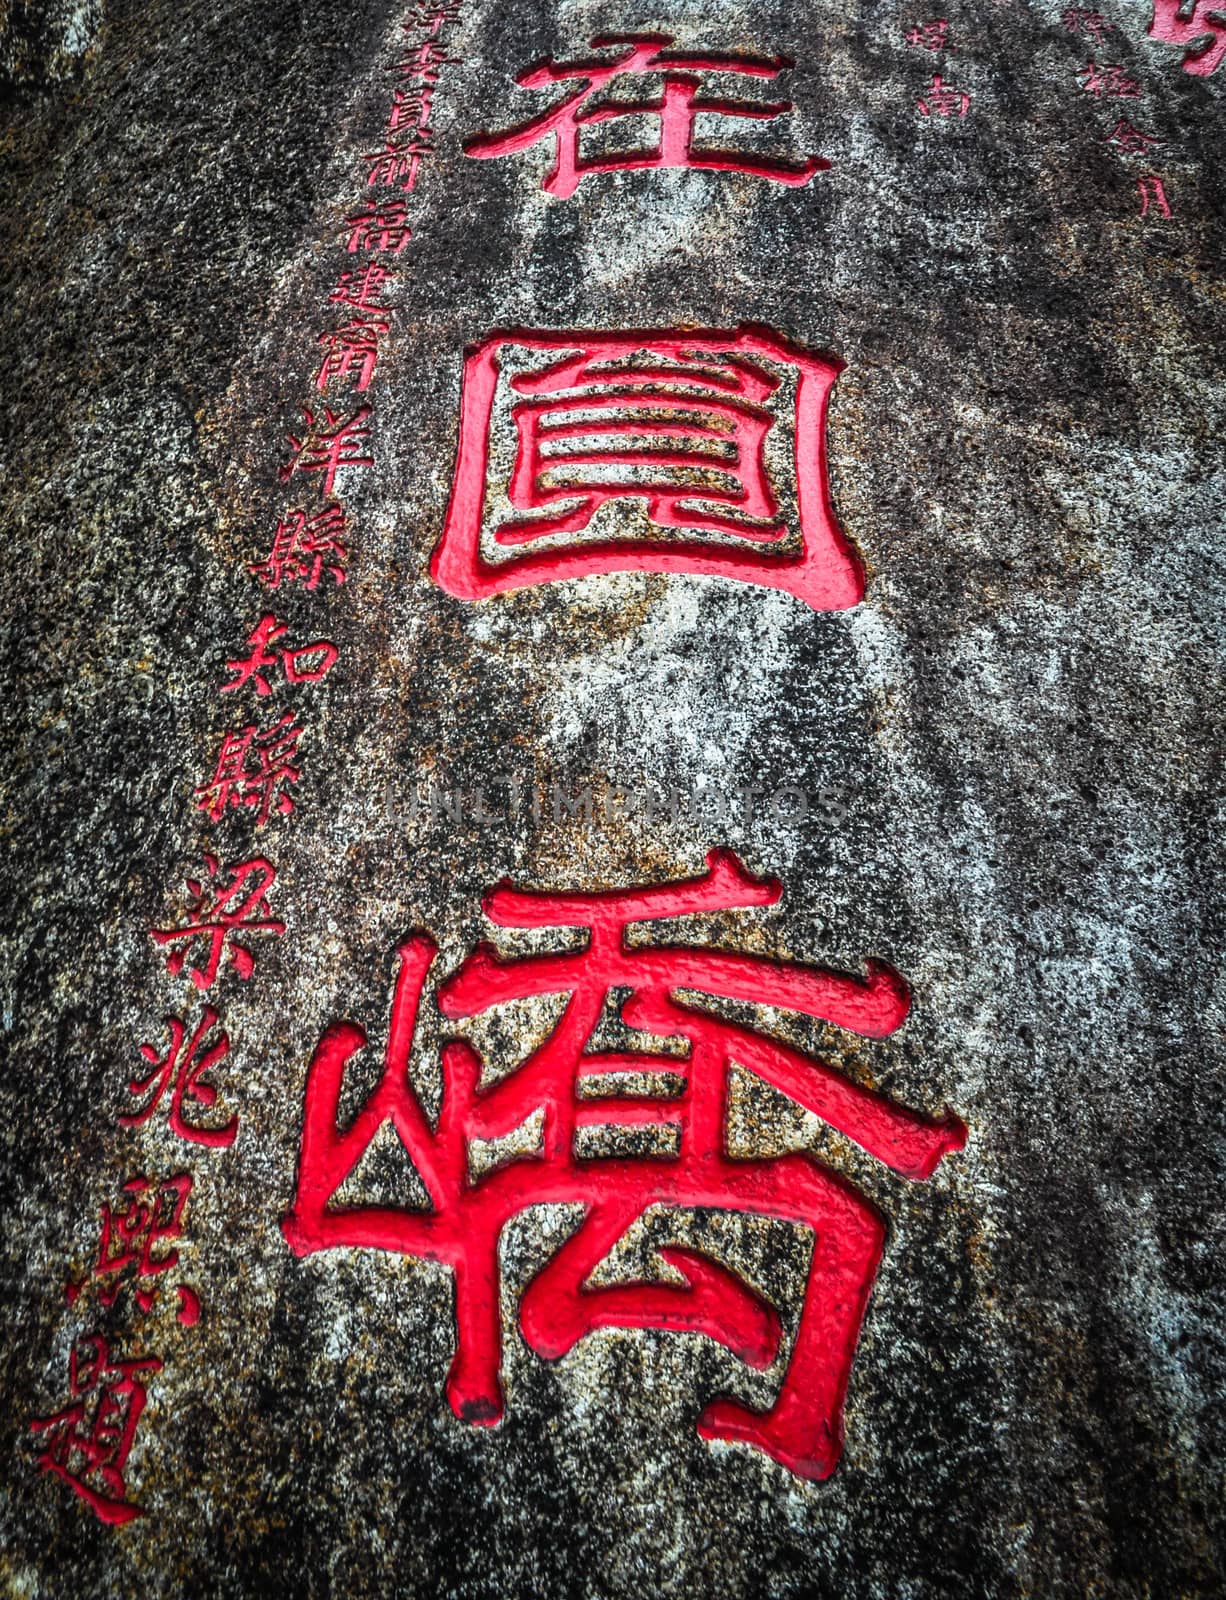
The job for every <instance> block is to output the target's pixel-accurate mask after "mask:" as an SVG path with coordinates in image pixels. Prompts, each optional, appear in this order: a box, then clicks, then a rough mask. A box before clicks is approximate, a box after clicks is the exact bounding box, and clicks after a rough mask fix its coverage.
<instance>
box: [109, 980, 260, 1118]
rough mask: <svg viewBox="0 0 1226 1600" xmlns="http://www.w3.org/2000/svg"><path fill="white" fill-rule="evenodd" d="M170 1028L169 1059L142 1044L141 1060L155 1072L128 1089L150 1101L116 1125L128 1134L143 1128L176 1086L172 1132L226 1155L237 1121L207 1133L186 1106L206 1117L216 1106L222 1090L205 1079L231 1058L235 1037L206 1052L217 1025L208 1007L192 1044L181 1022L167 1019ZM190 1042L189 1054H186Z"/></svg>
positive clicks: (224, 1036) (223, 1036)
mask: <svg viewBox="0 0 1226 1600" xmlns="http://www.w3.org/2000/svg"><path fill="white" fill-rule="evenodd" d="M165 1021H166V1026H167V1027H168V1028H169V1029H170V1044H169V1046H168V1047H167V1049H166V1053H165V1055H163V1056H161V1057H160V1058H159V1056H158V1052H157V1050H156V1049H155V1048H154V1047H153V1045H151V1044H142V1045H141V1047H140V1052H141V1055H143V1056H144V1058H145V1060H146V1061H148V1062H149V1063H150V1064H151V1065H152V1067H153V1071H152V1072H151V1073H149V1075H148V1076H147V1077H144V1078H133V1079H132V1081H131V1082H130V1083H129V1084H128V1093H129V1094H131V1095H135V1096H137V1097H139V1096H140V1095H143V1094H148V1095H149V1099H148V1100H147V1101H146V1102H145V1104H144V1106H143V1108H142V1109H141V1110H140V1111H134V1112H126V1113H124V1114H123V1115H122V1116H120V1117H119V1118H118V1119H117V1120H118V1122H119V1125H120V1126H121V1127H123V1128H139V1127H140V1126H141V1125H142V1124H143V1123H146V1122H148V1121H149V1118H150V1117H151V1116H152V1115H153V1113H154V1112H155V1111H156V1110H157V1108H158V1106H159V1105H160V1104H161V1101H162V1098H163V1097H164V1095H165V1093H166V1090H167V1089H168V1088H170V1085H171V1084H172V1083H173V1084H174V1088H173V1089H172V1090H171V1096H170V1118H169V1121H170V1131H171V1132H172V1133H174V1134H176V1135H177V1136H178V1137H179V1138H180V1139H184V1140H187V1141H188V1142H189V1143H191V1144H203V1145H209V1146H211V1147H212V1148H213V1149H225V1148H226V1147H227V1146H229V1145H232V1144H233V1143H234V1136H235V1134H236V1133H237V1132H238V1118H237V1117H236V1116H235V1117H231V1118H230V1120H229V1121H228V1122H226V1123H223V1124H222V1125H221V1126H220V1127H213V1128H211V1127H202V1126H201V1125H200V1124H199V1123H194V1122H188V1120H187V1118H186V1116H185V1115H184V1111H183V1103H184V1101H185V1100H187V1101H192V1102H193V1103H194V1104H195V1105H198V1106H203V1107H204V1109H205V1110H206V1111H207V1110H208V1109H209V1107H210V1106H213V1105H216V1103H217V1090H216V1089H215V1088H214V1087H213V1085H212V1084H211V1083H205V1082H204V1081H203V1080H204V1077H205V1074H206V1073H208V1072H209V1071H210V1070H211V1069H212V1068H213V1067H215V1066H216V1065H217V1063H218V1062H219V1061H221V1060H222V1059H223V1057H224V1056H226V1055H227V1054H228V1053H229V1049H230V1037H229V1035H228V1034H227V1033H225V1032H224V1031H223V1032H222V1033H221V1035H220V1036H219V1037H218V1038H217V1040H216V1041H215V1042H214V1043H213V1044H211V1045H210V1046H209V1048H208V1049H207V1050H206V1049H204V1048H203V1045H204V1040H205V1037H206V1036H207V1034H208V1033H209V1032H210V1031H211V1029H212V1027H213V1025H214V1023H215V1022H216V1021H217V1013H216V1011H214V1010H213V1008H212V1006H205V1008H204V1014H203V1016H202V1018H201V1020H200V1022H199V1023H198V1024H197V1026H196V1029H195V1032H194V1033H193V1034H192V1036H191V1038H190V1039H188V1037H187V1024H186V1023H185V1022H184V1021H183V1020H182V1019H181V1018H179V1017H167V1018H166V1019H165ZM185 1041H186V1045H187V1048H186V1049H184V1042H185Z"/></svg>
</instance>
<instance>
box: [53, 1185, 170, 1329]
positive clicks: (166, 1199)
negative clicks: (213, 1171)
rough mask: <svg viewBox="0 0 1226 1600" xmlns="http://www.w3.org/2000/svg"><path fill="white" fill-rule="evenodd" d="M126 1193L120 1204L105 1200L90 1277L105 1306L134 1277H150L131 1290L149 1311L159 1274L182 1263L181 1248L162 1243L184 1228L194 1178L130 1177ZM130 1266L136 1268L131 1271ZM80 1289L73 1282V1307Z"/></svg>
mask: <svg viewBox="0 0 1226 1600" xmlns="http://www.w3.org/2000/svg"><path fill="white" fill-rule="evenodd" d="M123 1191H124V1194H125V1195H127V1196H129V1198H128V1200H126V1201H124V1202H121V1204H120V1206H118V1207H116V1206H112V1205H111V1204H110V1202H109V1201H107V1202H106V1203H105V1204H104V1205H103V1207H102V1236H101V1239H100V1241H99V1244H98V1259H97V1261H96V1262H95V1263H94V1269H93V1272H92V1273H91V1274H90V1276H91V1277H92V1278H93V1279H95V1280H97V1281H98V1282H99V1283H100V1284H101V1287H100V1288H99V1290H98V1298H99V1299H100V1300H101V1302H102V1304H103V1305H104V1306H113V1305H114V1304H115V1301H116V1300H117V1299H118V1297H119V1293H120V1291H121V1290H122V1289H123V1287H124V1285H125V1284H126V1283H129V1282H131V1280H132V1279H133V1278H137V1279H142V1278H152V1279H153V1280H154V1281H153V1283H152V1284H144V1283H138V1284H136V1285H135V1286H134V1289H133V1298H134V1299H135V1301H136V1304H137V1305H138V1306H139V1308H140V1309H141V1310H142V1311H150V1310H151V1309H152V1308H153V1303H154V1301H155V1300H156V1299H157V1296H158V1290H159V1289H160V1288H161V1283H160V1281H159V1279H160V1276H161V1274H162V1273H164V1272H169V1271H171V1269H172V1268H174V1267H176V1266H178V1264H179V1252H178V1251H177V1250H165V1251H163V1250H162V1249H161V1248H160V1247H161V1246H163V1245H165V1244H168V1243H169V1241H170V1240H172V1239H178V1238H179V1237H180V1236H181V1234H182V1232H183V1208H184V1207H185V1206H186V1205H187V1197H188V1195H190V1194H191V1192H192V1179H191V1176H190V1174H188V1173H186V1172H181V1173H179V1174H178V1175H177V1176H176V1177H173V1178H166V1179H164V1180H163V1181H162V1182H160V1183H154V1182H153V1180H152V1179H150V1178H129V1179H128V1181H127V1183H125V1184H124V1186H123ZM129 1267H134V1268H135V1269H136V1270H135V1272H128V1271H127V1269H128V1268H129ZM87 1281H88V1280H87ZM81 1288H82V1284H81V1283H69V1285H68V1287H67V1296H68V1303H69V1305H72V1304H74V1303H75V1301H76V1299H77V1296H78V1295H79V1294H80V1292H81Z"/></svg>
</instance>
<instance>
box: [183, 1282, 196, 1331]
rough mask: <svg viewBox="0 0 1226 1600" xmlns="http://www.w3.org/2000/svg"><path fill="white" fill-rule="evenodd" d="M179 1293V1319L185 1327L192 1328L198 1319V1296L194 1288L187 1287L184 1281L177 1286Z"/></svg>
mask: <svg viewBox="0 0 1226 1600" xmlns="http://www.w3.org/2000/svg"><path fill="white" fill-rule="evenodd" d="M178 1295H179V1310H178V1318H179V1321H180V1322H181V1323H182V1325H183V1326H184V1327H185V1328H194V1327H195V1326H196V1324H197V1323H198V1322H199V1321H200V1296H199V1295H198V1294H197V1293H196V1291H195V1290H194V1289H189V1288H188V1287H187V1285H186V1284H185V1283H181V1284H180V1285H179V1288H178Z"/></svg>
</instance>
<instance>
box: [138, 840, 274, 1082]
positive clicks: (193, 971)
mask: <svg viewBox="0 0 1226 1600" xmlns="http://www.w3.org/2000/svg"><path fill="white" fill-rule="evenodd" d="M204 864H205V867H206V868H207V869H208V875H209V877H211V878H216V877H217V876H218V872H219V866H218V861H217V858H216V857H215V856H210V855H206V856H205V858H204ZM220 870H221V871H223V872H226V873H231V874H233V876H232V877H231V878H230V881H229V882H228V883H225V882H223V883H221V884H220V885H213V886H209V885H208V884H206V883H205V882H204V880H203V879H200V878H188V879H187V890H188V893H189V894H190V895H191V897H192V904H191V908H190V910H189V913H188V919H187V921H186V922H185V923H184V924H183V926H182V927H181V928H150V930H149V934H150V937H151V938H152V939H153V942H154V943H155V944H159V945H163V946H166V945H171V946H174V948H173V949H172V950H171V953H170V955H169V956H167V958H166V970H167V972H169V973H170V974H171V975H172V977H178V975H179V973H180V972H182V971H183V968H184V965H185V964H186V961H187V957H188V955H189V954H190V952H191V951H192V949H193V947H194V946H195V944H196V943H197V941H198V940H200V939H205V940H207V941H208V950H207V953H206V955H205V960H204V965H203V966H201V967H188V969H187V970H188V973H189V975H190V977H191V980H192V982H193V983H194V984H195V985H196V987H197V989H207V988H209V987H210V986H211V985H212V983H213V980H214V979H215V978H216V976H217V969H218V966H219V965H220V963H221V958H222V955H223V954H225V955H227V956H228V957H229V959H230V961H231V963H232V964H233V967H234V970H235V972H237V973H238V975H239V977H240V978H249V977H250V976H251V974H252V972H254V970H255V952H254V951H252V950H250V949H249V948H248V947H247V945H245V944H243V943H242V942H241V941H240V939H239V937H238V936H239V934H240V933H241V934H242V935H243V937H244V938H246V937H249V936H250V935H251V934H253V933H271V934H274V935H275V936H276V937H277V938H280V936H281V935H282V934H283V933H284V932H285V924H284V923H283V922H281V921H279V920H278V919H277V918H276V917H274V916H273V915H272V913H271V911H270V910H269V906H268V891H269V890H270V889H271V888H272V886H273V884H274V883H275V882H276V881H277V869H276V868H275V867H274V866H273V864H272V863H271V862H270V861H269V860H268V859H267V858H266V857H264V856H255V857H253V858H252V860H250V861H242V862H240V863H239V864H238V865H237V866H232V867H225V868H221V869H220ZM146 1059H148V1057H146ZM200 1070H201V1071H203V1070H204V1065H203V1064H202V1066H201V1069H200ZM202 1103H203V1102H202Z"/></svg>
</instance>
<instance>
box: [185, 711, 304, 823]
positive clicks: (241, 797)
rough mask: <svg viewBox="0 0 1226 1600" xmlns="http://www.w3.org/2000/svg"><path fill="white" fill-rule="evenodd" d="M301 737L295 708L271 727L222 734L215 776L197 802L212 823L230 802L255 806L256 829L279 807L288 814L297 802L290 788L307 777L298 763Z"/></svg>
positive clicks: (202, 788) (200, 790) (252, 725)
mask: <svg viewBox="0 0 1226 1600" xmlns="http://www.w3.org/2000/svg"><path fill="white" fill-rule="evenodd" d="M301 737H302V729H301V728H300V727H299V726H298V724H297V723H296V722H295V721H294V716H293V713H292V712H290V711H287V712H286V713H285V715H284V716H283V717H281V718H279V719H278V720H277V721H276V722H274V723H273V725H272V727H270V728H257V727H256V725H255V723H254V722H251V723H248V724H247V726H246V727H245V728H236V729H234V730H233V731H232V732H230V733H227V734H225V735H223V737H222V741H221V749H220V750H219V751H218V753H217V766H216V768H215V769H214V772H213V776H212V777H211V778H210V779H209V780H208V782H207V783H202V784H201V785H200V787H199V788H198V789H197V790H196V791H195V795H194V799H195V802H196V804H197V806H198V807H199V808H200V810H201V811H204V812H206V813H207V814H208V816H209V818H210V820H211V821H213V822H220V821H221V819H222V817H223V816H224V815H225V813H226V809H227V807H229V806H252V807H254V808H255V821H256V826H257V827H263V825H264V824H265V823H266V822H267V821H268V819H269V817H270V816H271V815H272V813H273V811H274V810H276V811H278V812H280V813H281V814H282V815H288V814H289V813H290V812H291V811H292V810H293V809H294V802H293V800H292V799H291V798H290V796H289V795H288V794H287V793H286V788H287V786H288V785H289V784H291V783H297V782H298V779H299V778H300V777H301V776H302V774H301V772H300V770H299V768H298V767H297V766H295V764H294V763H295V762H296V761H297V759H298V740H299V739H300V738H301Z"/></svg>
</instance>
